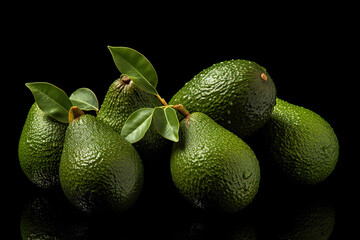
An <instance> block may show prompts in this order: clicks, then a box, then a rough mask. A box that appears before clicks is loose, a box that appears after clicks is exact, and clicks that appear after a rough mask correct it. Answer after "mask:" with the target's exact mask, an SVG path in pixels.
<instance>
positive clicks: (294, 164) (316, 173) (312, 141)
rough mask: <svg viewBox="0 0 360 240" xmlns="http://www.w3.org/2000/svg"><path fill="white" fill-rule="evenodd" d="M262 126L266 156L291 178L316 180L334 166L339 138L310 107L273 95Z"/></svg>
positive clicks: (328, 173)
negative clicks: (273, 104) (270, 111)
mask: <svg viewBox="0 0 360 240" xmlns="http://www.w3.org/2000/svg"><path fill="white" fill-rule="evenodd" d="M276 102H277V104H276V106H275V108H274V112H273V113H272V115H271V119H270V120H269V122H268V123H267V124H266V125H265V126H264V133H265V137H264V140H265V141H266V143H267V145H268V151H269V153H270V155H269V156H270V158H271V160H272V161H273V163H274V165H275V166H276V167H278V168H279V169H280V170H281V172H282V173H284V175H286V176H287V177H289V178H290V179H292V180H293V181H295V182H298V183H304V184H316V183H319V182H322V181H324V180H325V179H326V178H327V177H328V176H329V175H330V174H331V173H332V172H333V170H334V168H335V166H336V163H337V161H338V156H339V142H338V139H337V137H336V134H335V132H334V130H333V128H332V127H331V126H330V124H329V123H328V122H326V121H325V120H324V119H323V118H322V117H320V116H319V115H318V114H316V113H314V112H313V111H311V110H309V109H306V108H303V107H300V106H297V105H294V104H291V103H288V102H286V101H284V100H281V99H279V98H277V100H276Z"/></svg>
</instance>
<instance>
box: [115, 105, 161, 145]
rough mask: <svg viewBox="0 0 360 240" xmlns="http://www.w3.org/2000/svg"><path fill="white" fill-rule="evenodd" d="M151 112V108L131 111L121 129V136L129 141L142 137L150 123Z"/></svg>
mask: <svg viewBox="0 0 360 240" xmlns="http://www.w3.org/2000/svg"><path fill="white" fill-rule="evenodd" d="M153 112H154V109H153V108H141V109H139V110H137V111H135V112H133V113H132V114H131V115H130V116H129V118H128V119H127V120H126V122H125V124H124V126H123V128H122V129H121V136H122V137H124V138H125V139H126V140H128V141H129V142H130V143H135V142H137V141H139V140H140V139H142V138H143V137H144V135H145V133H146V131H147V130H148V129H149V127H150V125H151V121H152V115H153Z"/></svg>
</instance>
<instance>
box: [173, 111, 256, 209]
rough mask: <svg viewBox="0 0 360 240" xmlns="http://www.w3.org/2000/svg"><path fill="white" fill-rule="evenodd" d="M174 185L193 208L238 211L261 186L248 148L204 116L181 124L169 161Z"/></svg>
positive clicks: (188, 119)
mask: <svg viewBox="0 0 360 240" xmlns="http://www.w3.org/2000/svg"><path fill="white" fill-rule="evenodd" d="M170 169H171V175H172V179H173V182H174V184H175V186H176V187H177V189H178V190H179V192H180V193H181V194H182V195H183V196H184V197H185V198H186V199H187V200H188V201H189V202H190V203H191V204H192V205H194V206H195V207H198V208H201V209H213V210H215V211H219V212H230V213H231V212H237V211H239V210H240V209H243V208H244V207H245V206H247V205H248V204H250V203H251V201H252V200H253V198H254V197H255V195H256V193H257V191H258V188H259V183H260V167H259V162H258V160H257V158H256V156H255V154H254V152H253V151H252V150H251V148H250V147H249V146H248V145H247V144H246V143H245V142H244V141H242V140H241V139H240V138H239V137H237V136H236V135H235V134H233V133H232V132H230V131H228V130H226V129H225V128H223V127H221V126H220V125H219V124H217V123H216V122H215V121H214V120H212V119H211V118H210V117H208V116H207V115H206V114H204V113H200V112H196V113H192V114H191V115H190V117H189V118H187V119H183V120H182V121H181V123H180V131H179V141H178V142H176V143H174V145H173V149H172V155H171V160H170Z"/></svg>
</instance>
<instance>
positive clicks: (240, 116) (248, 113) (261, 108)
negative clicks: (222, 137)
mask: <svg viewBox="0 0 360 240" xmlns="http://www.w3.org/2000/svg"><path fill="white" fill-rule="evenodd" d="M262 73H265V74H266V76H267V80H266V81H264V80H263V79H262V78H261V74H262ZM275 98H276V88H275V84H274V83H273V80H272V79H271V77H270V75H269V74H268V73H267V72H266V69H265V68H263V67H261V66H260V65H258V64H257V63H255V62H251V61H246V60H230V61H224V62H220V63H216V64H214V65H212V66H211V67H209V68H207V69H205V70H203V71H202V72H200V73H199V74H197V75H196V76H194V77H193V78H192V79H191V80H190V81H189V82H187V83H186V84H185V85H184V86H183V87H182V88H181V89H180V90H179V91H178V92H177V93H176V94H175V95H174V96H173V97H172V99H171V100H170V102H169V105H176V104H182V105H183V106H184V107H185V108H186V109H187V110H188V111H189V112H203V113H205V114H207V115H208V116H209V117H211V118H212V119H213V120H214V121H215V122H217V123H218V124H220V125H221V126H223V127H224V128H226V129H228V130H230V131H232V132H233V133H235V134H236V135H238V136H239V137H244V136H249V135H251V134H252V133H253V132H255V131H256V130H258V129H259V128H260V127H262V126H263V125H264V124H265V122H266V121H267V120H268V119H269V118H270V116H271V113H272V111H273V108H274V106H275Z"/></svg>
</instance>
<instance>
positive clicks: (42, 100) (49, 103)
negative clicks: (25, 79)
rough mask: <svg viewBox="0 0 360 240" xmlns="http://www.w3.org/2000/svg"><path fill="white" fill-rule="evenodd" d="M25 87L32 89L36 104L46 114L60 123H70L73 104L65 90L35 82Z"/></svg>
mask: <svg viewBox="0 0 360 240" xmlns="http://www.w3.org/2000/svg"><path fill="white" fill-rule="evenodd" d="M25 85H26V86H27V87H28V88H29V89H30V91H31V92H32V94H33V95H34V98H35V101H36V103H37V104H38V106H39V108H40V109H41V110H42V111H43V112H44V113H46V114H47V115H49V116H51V117H53V118H55V119H56V120H57V121H59V122H62V123H68V122H69V119H68V116H69V110H70V108H71V107H72V103H71V101H70V99H69V97H68V96H67V95H66V93H65V92H64V91H63V90H61V89H60V88H58V87H56V86H54V85H53V84H51V83H47V82H33V83H26V84H25Z"/></svg>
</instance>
